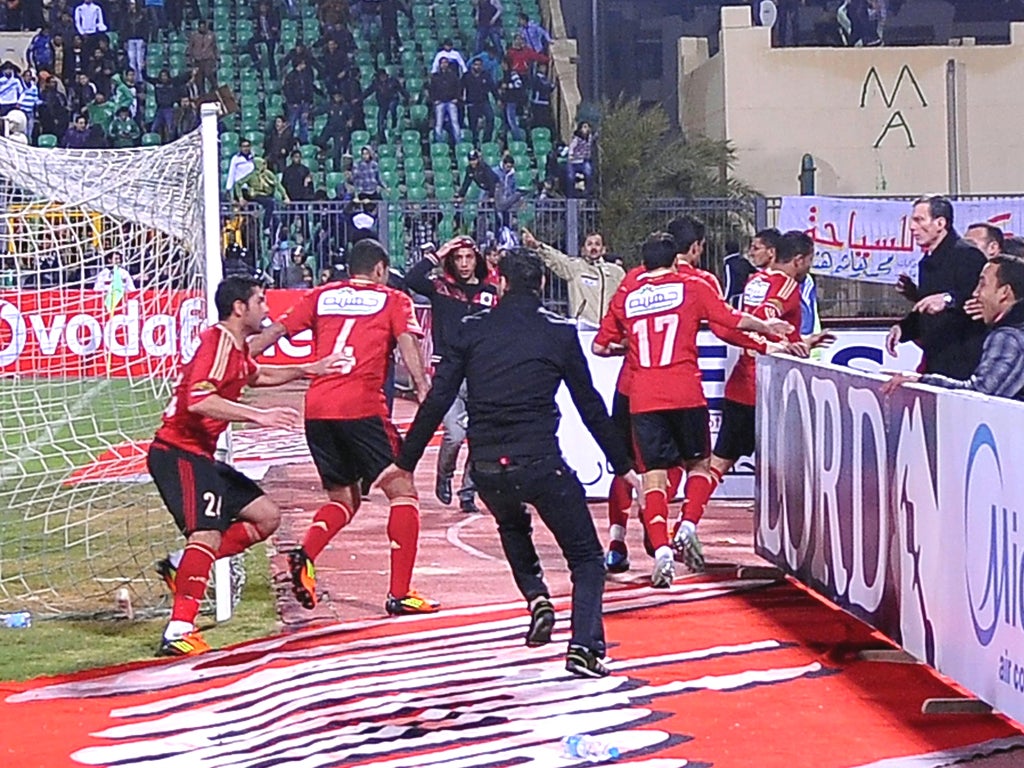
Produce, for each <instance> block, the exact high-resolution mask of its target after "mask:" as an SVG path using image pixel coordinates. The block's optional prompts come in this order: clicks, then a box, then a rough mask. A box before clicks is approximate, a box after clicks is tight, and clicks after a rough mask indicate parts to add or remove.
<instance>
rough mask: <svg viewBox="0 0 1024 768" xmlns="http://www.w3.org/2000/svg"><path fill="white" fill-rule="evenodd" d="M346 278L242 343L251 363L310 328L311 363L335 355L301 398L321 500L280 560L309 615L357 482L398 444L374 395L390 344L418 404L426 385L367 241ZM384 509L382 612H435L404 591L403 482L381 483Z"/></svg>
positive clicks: (407, 556)
mask: <svg viewBox="0 0 1024 768" xmlns="http://www.w3.org/2000/svg"><path fill="white" fill-rule="evenodd" d="M348 264H349V273H350V274H351V275H352V277H351V279H349V280H348V281H345V282H335V283H327V284H326V285H322V286H320V287H319V288H314V289H313V290H311V291H309V292H307V293H306V294H305V296H303V298H302V299H301V300H300V301H299V303H298V304H296V305H295V306H294V307H292V308H291V309H290V310H288V311H287V312H286V313H285V314H284V315H283V316H282V317H281V318H280V319H279V320H278V321H277V322H275V323H273V324H272V325H270V326H269V327H268V328H266V329H265V330H264V331H263V332H262V333H260V335H259V336H257V337H256V338H254V339H253V340H252V341H251V342H250V350H251V351H252V353H253V354H259V353H260V352H262V351H263V350H264V349H266V348H267V347H269V346H270V345H271V344H273V343H274V342H276V341H277V340H278V339H280V338H281V337H282V336H294V335H295V334H297V333H300V332H301V331H304V330H306V329H312V331H313V339H314V342H313V343H314V345H315V348H316V351H317V354H319V355H323V354H325V353H328V352H330V353H334V354H338V355H340V356H341V360H340V361H339V362H338V363H337V366H338V367H337V368H336V372H332V373H331V375H328V376H324V377H322V378H319V379H317V380H316V381H314V382H313V383H312V384H311V385H310V388H309V391H308V392H307V393H306V413H305V418H306V442H307V443H308V444H309V451H310V453H311V454H312V456H313V462H314V464H316V468H317V472H318V473H319V475H320V480H321V481H322V483H323V486H324V490H326V491H327V496H328V498H329V499H330V501H328V502H327V504H325V505H324V506H322V507H321V508H320V509H319V510H317V513H316V515H314V517H313V523H312V525H310V527H309V530H308V531H307V532H306V536H305V538H304V539H303V541H302V546H301V547H300V548H298V549H295V550H292V551H291V552H289V553H288V564H289V567H290V570H291V577H292V591H293V592H294V593H295V598H296V599H297V600H298V601H299V603H300V604H302V606H303V607H305V608H308V609H312V608H314V607H316V603H317V594H316V573H315V569H314V566H313V562H314V561H315V560H316V558H317V556H318V555H319V554H320V553H321V552H322V551H323V549H324V547H326V546H327V543H328V542H329V541H330V540H331V539H332V538H333V537H334V535H335V534H336V533H338V531H340V530H341V529H342V528H344V527H345V526H346V525H348V524H349V523H350V522H351V521H352V518H353V517H354V516H355V513H356V512H357V511H358V510H359V505H360V501H361V494H360V491H359V487H360V483H361V482H362V481H366V482H373V481H374V480H376V479H377V476H378V475H379V474H380V472H381V470H383V469H384V468H385V467H386V466H388V464H390V463H391V462H392V461H393V460H394V458H395V456H396V455H397V452H398V449H399V447H400V445H401V438H400V437H399V434H398V430H397V429H396V428H395V425H394V424H392V422H391V419H390V417H389V415H388V411H387V403H386V401H385V398H384V393H383V391H382V387H383V385H384V379H385V377H386V375H387V367H388V361H389V360H390V357H391V353H392V352H393V351H394V348H395V345H396V344H397V346H398V349H399V351H400V352H401V354H402V358H403V360H404V361H405V364H406V366H407V367H408V368H409V372H410V374H411V375H412V378H413V382H414V383H415V385H416V391H417V395H418V396H419V398H420V400H422V399H423V398H425V397H426V394H427V391H428V390H429V389H430V383H429V381H428V379H427V377H426V374H425V373H424V370H423V361H422V359H421V358H420V352H419V341H418V339H419V338H420V337H421V336H422V335H423V331H422V329H421V328H420V325H419V323H418V322H417V320H416V315H415V313H414V311H413V304H412V300H411V299H410V298H409V297H408V296H406V295H405V294H404V293H402V292H400V291H396V290H394V289H392V288H388V287H387V285H386V282H387V278H388V267H389V265H390V259H389V258H388V254H387V252H386V251H385V250H384V247H383V246H382V245H381V244H380V243H379V242H377V241H376V240H373V239H366V240H360V241H359V242H358V243H356V245H355V246H354V247H353V249H352V255H351V256H350V257H349V262H348ZM381 489H382V490H383V491H384V494H385V496H387V498H388V501H389V502H390V507H391V511H390V514H389V516H388V526H387V534H388V540H389V541H390V544H391V581H390V589H389V591H388V596H387V600H386V602H385V605H384V607H385V610H386V611H387V612H388V613H390V614H392V615H398V614H404V613H432V612H434V611H436V610H437V608H438V607H439V605H438V603H436V602H434V601H432V600H429V599H427V598H425V597H423V596H422V595H420V594H418V593H417V592H415V591H414V590H413V589H412V588H411V586H410V582H411V579H412V569H413V564H414V563H415V561H416V548H417V544H418V539H419V532H420V517H419V514H420V513H419V497H418V496H417V493H416V487H415V486H414V485H413V483H412V479H411V478H405V477H401V478H395V479H393V480H390V481H388V482H384V483H381Z"/></svg>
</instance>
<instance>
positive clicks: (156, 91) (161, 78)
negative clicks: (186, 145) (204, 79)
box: [146, 69, 189, 142]
mask: <svg viewBox="0 0 1024 768" xmlns="http://www.w3.org/2000/svg"><path fill="white" fill-rule="evenodd" d="M188 77H189V76H188V75H178V76H177V77H174V78H172V77H171V73H170V72H169V71H168V70H166V69H161V70H160V72H159V74H158V75H157V77H156V80H152V79H150V78H149V77H148V76H147V77H146V82H147V83H149V84H150V85H152V86H153V97H154V99H155V100H156V117H155V118H154V119H153V124H152V125H151V126H150V128H149V130H150V131H152V132H153V133H159V134H160V139H161V141H165V142H166V141H167V139H168V138H169V137H170V135H171V131H172V130H173V128H174V107H175V106H176V105H177V103H178V98H179V96H178V94H179V93H180V92H181V86H182V85H184V84H185V81H186V80H187V79H188Z"/></svg>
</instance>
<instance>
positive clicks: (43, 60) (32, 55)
mask: <svg viewBox="0 0 1024 768" xmlns="http://www.w3.org/2000/svg"><path fill="white" fill-rule="evenodd" d="M53 56H54V51H53V37H52V36H51V35H50V25H49V24H44V25H43V26H42V27H41V28H40V30H39V31H38V32H36V33H35V35H33V36H32V40H31V41H30V42H29V44H28V50H26V51H25V58H26V60H27V61H28V65H29V66H30V67H31V68H32V69H34V70H35V71H36V72H41V71H42V70H44V69H45V70H46V71H47V72H52V71H53Z"/></svg>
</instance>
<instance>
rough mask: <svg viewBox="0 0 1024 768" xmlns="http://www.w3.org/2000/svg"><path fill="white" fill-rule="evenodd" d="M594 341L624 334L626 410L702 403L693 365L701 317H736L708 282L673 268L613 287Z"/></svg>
mask: <svg viewBox="0 0 1024 768" xmlns="http://www.w3.org/2000/svg"><path fill="white" fill-rule="evenodd" d="M609 315H611V318H612V319H611V320H609V321H608V323H602V326H601V330H600V331H599V332H598V335H597V339H596V340H597V343H598V344H602V345H607V344H609V343H613V342H617V341H621V339H622V338H628V347H629V348H628V351H627V354H626V364H627V365H628V366H631V367H632V369H633V371H632V373H633V381H632V385H631V387H630V391H629V410H630V413H646V412H649V411H667V410H675V409H678V408H699V407H701V406H705V405H707V400H706V399H705V398H704V388H703V386H702V383H701V373H700V367H699V365H698V363H697V332H698V331H699V330H700V324H701V321H703V320H708V321H711V322H715V323H717V324H719V325H722V326H724V327H726V328H736V327H737V325H738V324H739V322H740V319H741V315H740V313H739V312H736V311H734V310H733V309H732V308H731V307H730V306H729V305H728V304H726V303H725V302H724V301H723V300H722V299H721V297H720V296H717V295H716V294H715V291H714V290H713V289H712V288H711V287H710V285H708V283H707V282H706V281H705V280H703V279H700V278H698V277H688V276H685V275H680V274H677V273H675V272H661V273H659V274H655V275H651V274H649V273H645V274H643V275H640V276H639V277H638V278H637V280H636V285H635V286H632V287H630V286H627V287H626V288H625V289H624V290H619V291H616V293H615V296H614V297H613V298H612V303H611V306H610V307H609Z"/></svg>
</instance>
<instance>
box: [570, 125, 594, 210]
mask: <svg viewBox="0 0 1024 768" xmlns="http://www.w3.org/2000/svg"><path fill="white" fill-rule="evenodd" d="M595 139H596V137H595V136H594V134H593V133H592V132H591V130H590V123H588V122H587V121H585V120H584V121H583V122H582V123H580V124H579V127H578V128H577V129H576V130H575V132H573V135H572V141H570V142H569V167H568V172H569V194H570V196H571V197H580V196H582V197H590V196H591V194H592V192H593V185H594V163H593V157H594V141H595ZM581 176H582V189H581V188H580V177H581ZM581 192H582V195H580V193H581Z"/></svg>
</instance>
